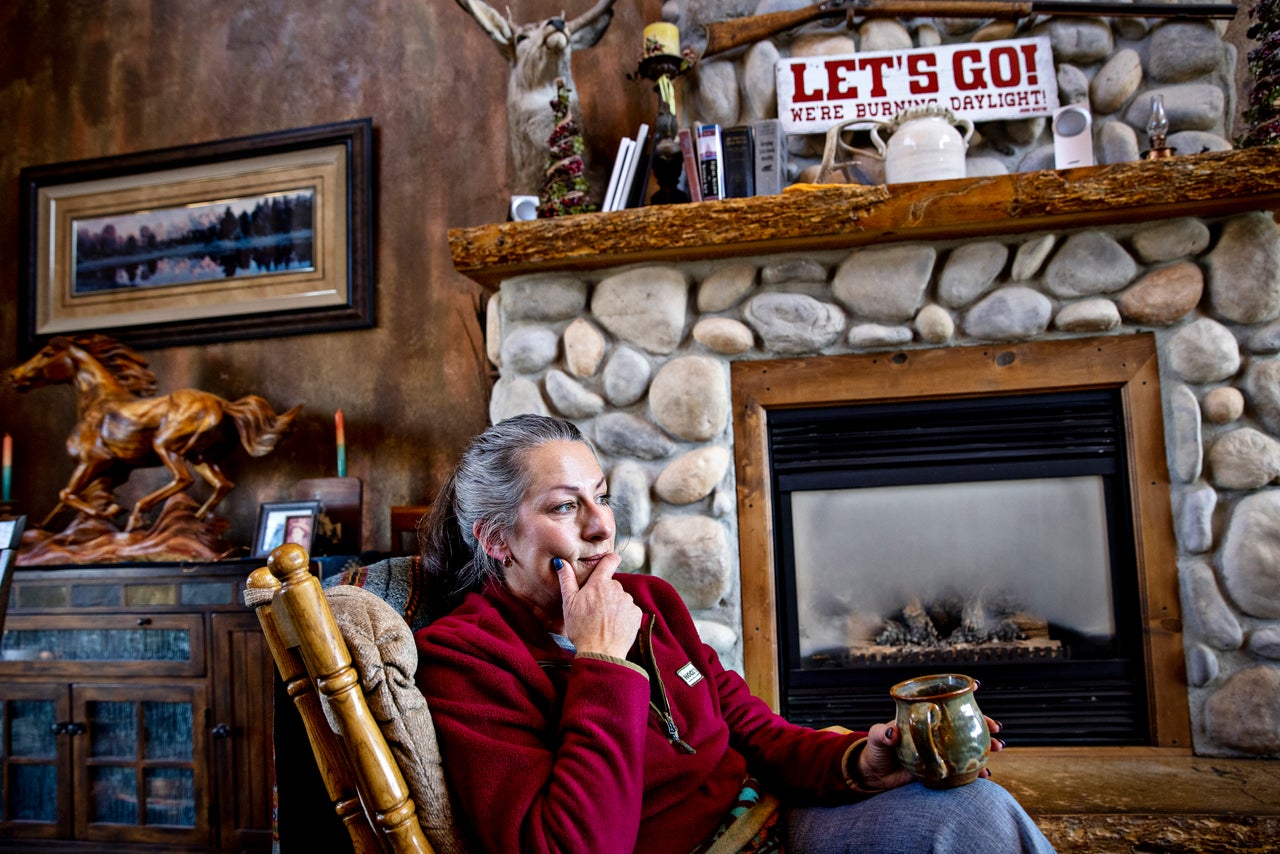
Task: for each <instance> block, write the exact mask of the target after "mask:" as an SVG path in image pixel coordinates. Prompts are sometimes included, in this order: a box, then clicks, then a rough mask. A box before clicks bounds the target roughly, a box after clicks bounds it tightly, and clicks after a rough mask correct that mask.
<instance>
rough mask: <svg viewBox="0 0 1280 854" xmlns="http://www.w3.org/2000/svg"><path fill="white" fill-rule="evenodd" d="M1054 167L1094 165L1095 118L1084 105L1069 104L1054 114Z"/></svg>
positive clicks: (1069, 167)
mask: <svg viewBox="0 0 1280 854" xmlns="http://www.w3.org/2000/svg"><path fill="white" fill-rule="evenodd" d="M1053 165H1054V168H1056V169H1071V168H1073V167H1075V166H1092V165H1093V116H1092V115H1091V114H1090V113H1089V108H1088V107H1087V106H1085V105H1084V104H1068V105H1067V106H1065V107H1060V108H1059V109H1058V110H1057V111H1056V112H1055V113H1054V114H1053Z"/></svg>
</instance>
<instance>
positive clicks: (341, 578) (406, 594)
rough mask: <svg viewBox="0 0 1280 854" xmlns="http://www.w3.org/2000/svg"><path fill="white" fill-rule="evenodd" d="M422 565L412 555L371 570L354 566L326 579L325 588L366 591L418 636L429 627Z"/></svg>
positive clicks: (372, 565)
mask: <svg viewBox="0 0 1280 854" xmlns="http://www.w3.org/2000/svg"><path fill="white" fill-rule="evenodd" d="M419 563H420V561H419V558H418V556H417V555H412V556H403V557H391V558H386V559H385V560H380V561H377V562H376V563H371V564H369V565H368V566H352V567H350V568H348V569H346V570H344V571H343V572H341V573H339V574H338V575H333V576H330V577H329V578H326V579H325V581H324V586H325V587H336V586H339V585H350V586H353V587H363V588H364V589H365V590H368V591H369V592H370V593H373V594H374V595H376V596H378V597H379V598H381V599H384V600H386V602H387V604H389V605H390V606H391V607H392V608H395V609H396V610H397V611H399V612H400V614H401V615H402V616H403V617H404V619H405V622H406V623H408V624H409V628H410V629H412V630H413V631H415V632H416V631H418V629H421V628H425V627H426V625H427V623H428V620H427V609H426V608H424V607H423V603H424V601H425V598H424V593H423V585H422V580H421V578H422V573H421V570H420V568H419Z"/></svg>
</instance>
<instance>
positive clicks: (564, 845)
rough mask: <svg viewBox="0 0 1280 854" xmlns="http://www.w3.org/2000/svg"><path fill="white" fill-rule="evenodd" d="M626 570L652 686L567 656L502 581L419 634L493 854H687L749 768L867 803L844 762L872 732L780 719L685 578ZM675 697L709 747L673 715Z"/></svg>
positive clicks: (453, 782)
mask: <svg viewBox="0 0 1280 854" xmlns="http://www.w3.org/2000/svg"><path fill="white" fill-rule="evenodd" d="M615 577H616V578H617V579H618V580H619V581H620V582H621V583H622V585H623V587H624V588H625V589H626V590H627V592H629V593H630V594H631V596H632V597H633V599H634V600H635V602H636V604H637V605H639V607H640V608H641V609H642V610H643V611H644V612H645V615H646V616H645V622H644V626H645V628H644V629H642V637H643V636H644V635H646V634H647V635H648V636H649V637H650V638H651V642H650V644H649V645H650V646H651V648H652V656H653V663H654V666H653V667H652V669H651V670H650V672H656V673H657V675H658V676H659V679H658V680H656V681H655V684H654V685H652V686H651V685H650V680H649V679H647V678H646V677H645V675H644V674H643V673H642V672H640V671H639V670H637V669H633V668H630V667H627V666H626V665H624V664H621V663H618V662H616V661H613V660H607V659H602V658H594V657H591V656H588V655H581V656H576V657H575V656H574V655H573V654H572V653H569V652H566V651H565V650H563V649H561V648H560V647H559V646H557V645H556V643H555V642H554V640H553V639H552V638H551V637H550V635H549V634H548V633H547V631H546V630H545V628H543V627H542V626H540V625H539V624H538V623H537V621H536V620H535V619H534V618H533V617H532V615H531V614H530V613H529V612H528V610H526V609H525V608H524V606H523V605H521V604H520V603H519V602H518V601H517V600H516V599H515V598H514V597H512V596H511V595H510V594H509V593H508V592H507V591H506V589H505V588H503V587H501V586H499V585H497V584H492V585H490V586H489V587H488V588H487V589H486V590H485V591H484V593H483V594H477V593H473V594H470V595H469V596H468V597H467V598H466V600H465V601H464V602H463V603H462V605H460V606H459V607H458V608H457V609H456V610H455V611H453V613H451V614H449V615H448V616H446V617H443V618H441V619H439V620H437V621H436V622H435V623H433V624H432V625H431V626H429V627H427V628H425V629H423V630H422V631H420V632H419V633H418V634H417V643H418V650H419V664H418V685H419V687H420V688H421V689H422V692H423V693H424V694H425V695H426V697H427V700H428V701H429V703H430V707H431V714H432V718H433V720H434V722H435V727H436V731H437V734H438V736H439V739H440V748H441V752H442V754H443V758H444V767H445V773H446V776H447V777H448V780H449V783H450V786H451V789H452V791H453V792H454V794H455V797H456V798H457V800H458V802H459V804H460V806H461V808H462V810H463V813H464V815H465V817H466V823H467V825H468V826H469V829H470V830H471V832H472V833H473V835H474V837H475V839H476V841H477V842H478V843H479V844H480V846H481V847H482V848H483V849H484V850H486V851H500V852H514V851H520V852H544V851H545V852H551V851H569V852H590V854H607V853H608V852H630V851H638V850H644V851H646V852H672V854H686V852H688V851H690V850H691V849H693V848H694V846H696V845H697V844H698V843H700V842H702V841H703V840H704V839H705V838H706V837H707V836H708V835H709V834H710V833H712V832H713V831H714V830H715V829H716V828H717V827H718V826H719V824H720V822H721V820H722V819H723V818H724V815H725V813H726V812H727V811H728V810H729V808H730V807H732V806H733V805H734V803H735V802H736V800H737V796H738V793H739V791H740V790H741V788H742V783H743V779H744V777H745V776H746V774H747V773H748V772H750V773H752V774H755V775H756V776H757V777H758V778H759V779H760V780H761V782H762V783H763V784H764V786H765V788H766V789H767V790H769V791H772V792H774V793H776V794H779V795H780V796H783V795H785V796H787V797H794V798H800V799H805V800H810V801H813V800H819V799H822V800H826V799H832V798H840V799H843V800H847V799H851V798H852V797H856V795H853V794H852V793H851V792H850V790H849V788H848V786H847V785H846V783H845V780H844V775H843V769H842V760H843V758H844V755H845V753H846V752H847V751H848V749H849V747H850V746H851V745H852V744H853V743H854V742H855V741H856V740H857V739H858V737H859V735H860V734H857V733H855V734H852V735H849V734H836V733H830V732H815V731H814V730H811V729H807V728H805V727H800V726H794V725H792V724H790V723H788V722H787V721H785V720H784V719H783V718H781V717H779V716H778V715H775V714H774V713H773V712H772V711H771V710H770V709H769V708H768V706H766V705H765V704H764V703H763V702H762V701H760V700H759V699H757V698H755V697H753V696H752V695H751V693H750V692H749V691H748V689H747V686H746V683H745V682H744V681H743V680H742V678H741V677H740V676H738V675H737V674H736V673H734V672H733V671H730V670H726V669H725V668H724V667H723V666H722V665H721V663H720V660H719V658H718V657H717V656H716V654H715V652H714V651H713V650H712V649H711V648H710V647H708V646H706V645H705V644H703V643H702V641H701V640H700V639H699V637H698V633H697V631H696V630H695V629H694V626H693V620H692V618H691V617H690V615H689V612H688V610H687V609H686V608H685V606H684V603H683V602H682V601H681V599H680V597H679V595H678V594H677V593H676V592H675V589H674V588H672V587H671V585H669V584H667V583H666V582H665V581H662V580H661V579H658V578H654V577H652V576H645V575H625V574H619V575H617V576H615ZM642 646H644V644H643V643H642V641H637V646H636V647H633V649H632V653H631V656H630V659H631V660H632V661H636V662H639V661H641V660H642V659H641V658H640V657H639V656H640V655H642V654H643V653H642V652H641V650H640V648H641V647H642ZM690 665H692V669H690ZM690 682H692V683H693V684H689V683H690ZM657 683H660V685H659V684H657ZM651 691H652V696H651ZM663 693H665V696H666V699H667V701H668V703H669V706H670V709H671V715H670V717H671V721H672V723H673V724H674V726H675V728H676V730H677V732H676V735H677V737H678V739H679V740H680V741H683V742H685V743H686V744H687V745H689V746H691V747H692V748H693V750H694V752H692V753H690V752H688V750H687V749H685V748H684V747H683V746H682V745H680V744H679V743H678V742H677V741H675V740H673V739H672V737H671V734H670V733H669V731H668V728H667V726H666V724H665V723H664V722H663V720H662V716H661V714H660V713H659V711H658V709H659V708H661V706H662V705H664V704H663V702H662V694H663ZM651 699H652V700H654V702H653V703H651Z"/></svg>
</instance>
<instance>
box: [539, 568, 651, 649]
mask: <svg viewBox="0 0 1280 854" xmlns="http://www.w3.org/2000/svg"><path fill="white" fill-rule="evenodd" d="M621 563H622V559H621V558H620V557H618V555H616V554H613V553H612V552H611V553H609V554H607V555H605V556H604V557H603V558H601V560H600V561H599V563H597V564H596V568H595V571H594V572H592V573H591V575H590V576H589V577H588V578H587V580H586V582H585V583H584V584H582V586H578V577H577V575H576V574H575V572H574V567H573V564H572V563H570V562H569V561H567V560H564V559H563V558H558V557H557V558H552V559H551V568H552V569H553V570H555V573H556V578H557V579H558V580H559V581H560V601H561V607H562V608H563V609H564V633H565V634H566V635H568V636H569V640H571V641H573V645H574V646H575V647H576V648H577V650H578V651H579V652H595V653H600V654H602V655H611V656H613V657H614V658H626V656H627V652H628V651H629V650H630V649H631V644H632V643H634V642H635V639H636V633H637V632H639V631H640V618H641V616H642V613H643V612H641V610H640V608H639V606H637V605H636V603H635V602H634V601H632V599H631V594H629V593H628V592H627V591H625V590H623V589H622V585H621V584H620V583H619V582H618V580H617V579H616V578H614V577H613V575H614V573H615V572H617V571H618V566H619V565H620V564H621Z"/></svg>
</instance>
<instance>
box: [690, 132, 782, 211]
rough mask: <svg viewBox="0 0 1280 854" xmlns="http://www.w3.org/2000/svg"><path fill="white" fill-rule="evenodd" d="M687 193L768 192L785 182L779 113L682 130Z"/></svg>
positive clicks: (697, 197)
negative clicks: (750, 120)
mask: <svg viewBox="0 0 1280 854" xmlns="http://www.w3.org/2000/svg"><path fill="white" fill-rule="evenodd" d="M680 150H681V152H682V153H683V155H684V171H685V176H686V178H687V180H688V193H689V198H690V199H692V200H693V201H695V202H701V201H710V200H713V199H740V198H746V197H748V196H770V195H775V194H777V193H781V192H782V188H783V187H784V186H786V174H785V173H786V153H787V147H786V138H785V136H784V134H783V132H782V123H781V122H779V121H778V120H777V119H762V120H760V121H758V122H753V123H752V124H749V125H735V126H733V127H727V128H722V127H721V126H720V125H717V124H695V125H694V126H693V127H691V128H685V129H683V130H681V131H680Z"/></svg>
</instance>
